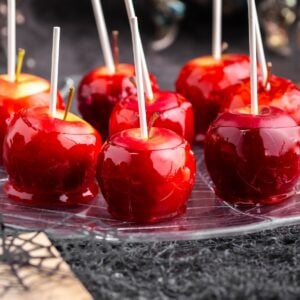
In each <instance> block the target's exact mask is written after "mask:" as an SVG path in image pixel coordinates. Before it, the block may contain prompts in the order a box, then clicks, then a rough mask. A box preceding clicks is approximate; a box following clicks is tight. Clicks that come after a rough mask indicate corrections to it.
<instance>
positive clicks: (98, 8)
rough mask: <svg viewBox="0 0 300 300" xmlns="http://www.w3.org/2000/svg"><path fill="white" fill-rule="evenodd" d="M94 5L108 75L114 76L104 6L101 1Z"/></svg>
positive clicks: (94, 0)
mask: <svg viewBox="0 0 300 300" xmlns="http://www.w3.org/2000/svg"><path fill="white" fill-rule="evenodd" d="M92 5H93V10H94V15H95V19H96V25H97V29H98V34H99V40H100V44H101V48H102V52H103V57H104V63H105V66H106V68H107V71H108V73H109V74H114V73H115V72H116V69H115V65H114V61H113V56H112V52H111V47H110V43H109V38H108V34H107V28H106V23H105V19H104V14H103V9H102V5H101V2H100V0H92Z"/></svg>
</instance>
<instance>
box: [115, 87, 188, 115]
mask: <svg viewBox="0 0 300 300" xmlns="http://www.w3.org/2000/svg"><path fill="white" fill-rule="evenodd" d="M183 102H187V100H186V99H185V98H184V97H183V96H181V95H180V94H178V93H175V92H170V91H157V92H155V93H154V98H153V100H152V101H151V102H149V101H147V102H146V107H147V112H149V113H152V114H153V113H155V112H163V111H166V110H170V109H173V108H176V107H178V106H180V105H181V104H182V103H183ZM118 105H119V106H120V107H124V108H129V109H131V110H134V111H138V100H137V96H136V95H131V96H129V97H127V98H125V99H122V100H120V102H119V103H118Z"/></svg>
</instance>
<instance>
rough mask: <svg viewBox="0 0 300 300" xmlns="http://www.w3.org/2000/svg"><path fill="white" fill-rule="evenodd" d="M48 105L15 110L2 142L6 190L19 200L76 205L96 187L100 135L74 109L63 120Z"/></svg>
mask: <svg viewBox="0 0 300 300" xmlns="http://www.w3.org/2000/svg"><path fill="white" fill-rule="evenodd" d="M63 114H64V111H62V110H58V112H57V116H58V118H52V117H50V116H49V114H48V108H45V107H42V108H41V107H40V108H33V109H28V110H21V111H19V112H18V113H16V114H15V115H14V117H13V118H12V121H11V122H10V125H9V127H8V134H7V137H6V140H5V143H4V156H3V158H4V166H5V168H6V170H7V173H8V176H9V180H8V183H7V184H6V186H5V192H6V193H7V194H8V196H9V197H10V198H11V199H13V200H16V201H21V202H22V203H24V204H28V205H35V206H41V207H50V208H57V207H59V206H76V205H77V204H79V203H82V202H86V201H90V200H92V199H93V198H94V197H95V196H96V195H97V193H98V191H99V189H98V185H97V183H96V180H95V175H96V165H97V158H98V154H99V152H100V148H101V138H100V136H99V134H98V133H97V131H96V130H95V129H94V128H93V127H92V126H90V125H89V124H88V123H86V122H85V121H83V120H82V119H80V118H78V117H77V116H75V115H73V114H69V115H68V119H67V121H63V120H62V117H63Z"/></svg>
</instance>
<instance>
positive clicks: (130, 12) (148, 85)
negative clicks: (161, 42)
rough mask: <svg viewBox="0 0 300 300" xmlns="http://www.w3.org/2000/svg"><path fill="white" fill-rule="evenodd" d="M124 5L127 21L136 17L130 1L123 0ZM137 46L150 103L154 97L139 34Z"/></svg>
mask: <svg viewBox="0 0 300 300" xmlns="http://www.w3.org/2000/svg"><path fill="white" fill-rule="evenodd" d="M125 5H126V10H127V15H128V19H129V20H130V19H131V18H134V17H136V15H135V11H134V6H133V2H132V0H125ZM138 44H139V47H140V52H141V60H142V69H143V82H144V88H145V92H146V96H147V98H148V99H149V100H150V101H151V100H153V98H154V96H153V90H152V85H151V80H150V76H149V70H148V66H147V62H146V57H145V52H144V49H143V43H142V39H141V35H140V34H139V39H138Z"/></svg>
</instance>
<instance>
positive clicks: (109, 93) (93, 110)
mask: <svg viewBox="0 0 300 300" xmlns="http://www.w3.org/2000/svg"><path fill="white" fill-rule="evenodd" d="M134 75H135V70H134V66H133V65H129V64H119V65H118V67H117V70H116V73H115V74H112V75H110V74H109V73H108V72H107V69H106V67H101V68H97V69H95V70H93V71H92V72H90V73H88V74H87V75H86V76H84V78H83V79H82V80H81V82H80V84H79V87H78V96H77V100H78V109H79V111H80V113H81V115H82V116H83V118H84V119H85V120H86V121H88V122H89V123H90V124H92V125H93V126H94V127H95V128H96V129H97V130H98V131H99V132H100V133H101V136H102V137H103V138H104V139H106V138H107V136H108V122H109V117H110V114H111V112H112V110H113V108H114V106H115V104H116V103H117V102H118V101H119V100H121V99H123V98H126V97H128V96H130V95H135V94H136V87H135V85H134V83H133V82H132V78H133V76H134ZM151 81H152V85H153V89H154V90H157V89H158V87H157V84H156V79H155V78H154V76H152V75H151Z"/></svg>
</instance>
